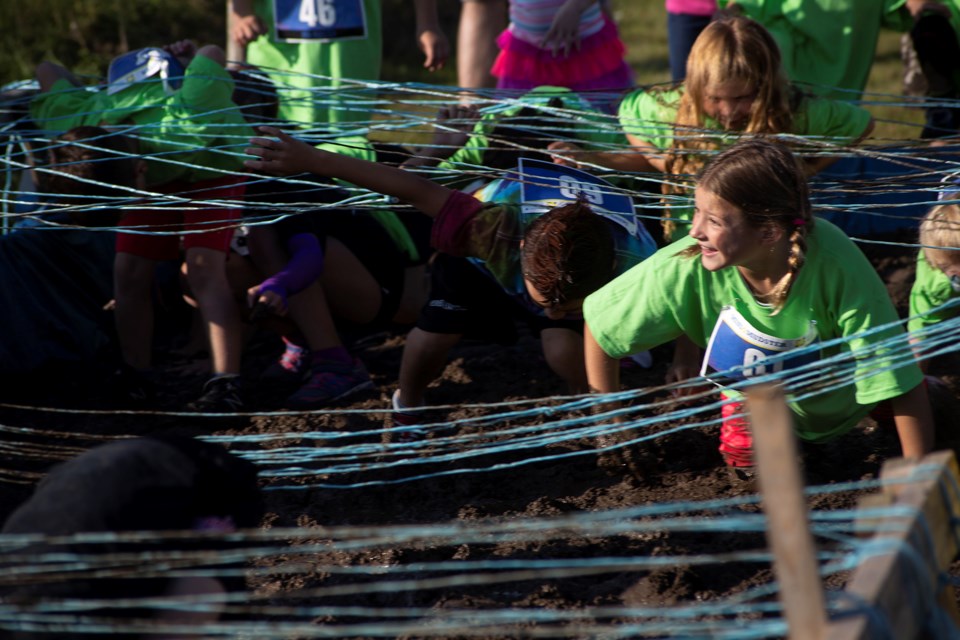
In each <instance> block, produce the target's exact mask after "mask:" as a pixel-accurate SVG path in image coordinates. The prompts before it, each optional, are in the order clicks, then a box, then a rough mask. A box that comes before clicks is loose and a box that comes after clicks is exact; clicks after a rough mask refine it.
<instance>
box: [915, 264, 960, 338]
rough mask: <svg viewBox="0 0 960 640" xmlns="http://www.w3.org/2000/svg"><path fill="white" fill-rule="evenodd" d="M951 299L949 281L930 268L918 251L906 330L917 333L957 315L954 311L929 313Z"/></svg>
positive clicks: (952, 295) (940, 272)
mask: <svg viewBox="0 0 960 640" xmlns="http://www.w3.org/2000/svg"><path fill="white" fill-rule="evenodd" d="M952 297H954V293H953V289H952V288H951V287H950V280H949V279H947V277H946V275H944V273H943V272H942V271H940V270H939V269H935V268H933V267H931V266H930V263H929V262H927V260H926V258H924V257H923V251H920V252H919V254H918V255H917V277H916V280H914V282H913V287H912V288H911V289H910V316H911V319H910V321H909V322H908V324H907V328H908V329H910V331H919V330H920V329H924V328H926V327H931V326H933V325H935V324H937V323H938V322H943V321H944V320H948V319H949V318H952V317H953V316H955V315H957V311H956V310H955V309H948V310H946V311H939V312H937V313H930V310H931V309H935V308H936V307H939V306H940V305H942V304H944V303H945V302H947V301H948V300H950V299H951V298H952ZM913 316H921V317H919V318H914V317H913Z"/></svg>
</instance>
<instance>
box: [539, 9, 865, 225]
mask: <svg viewBox="0 0 960 640" xmlns="http://www.w3.org/2000/svg"><path fill="white" fill-rule="evenodd" d="M619 119H620V125H621V126H622V127H623V130H624V133H625V134H626V137H627V140H628V142H629V144H630V146H629V148H628V149H627V150H624V151H612V152H611V151H607V152H590V151H584V150H582V149H580V147H578V146H576V145H573V144H570V143H565V142H561V143H554V144H553V145H551V147H550V148H551V150H553V151H557V152H564V156H565V157H557V158H556V161H557V162H560V163H562V164H569V163H571V162H574V161H575V163H576V164H582V163H590V164H595V165H601V166H605V167H610V168H613V169H619V170H622V171H636V172H650V173H664V174H669V175H670V176H674V177H673V178H670V179H667V180H664V181H663V183H662V190H663V193H664V196H665V211H664V236H665V237H666V239H667V240H677V239H678V238H680V237H682V236H684V235H686V233H687V231H688V230H689V228H690V227H689V221H690V219H691V217H692V211H691V209H690V202H689V193H690V184H689V178H690V176H692V175H693V174H695V173H696V172H697V171H698V170H699V169H700V168H702V167H703V165H704V163H705V162H706V160H707V159H708V158H709V157H710V156H711V155H713V154H715V153H716V152H718V151H720V150H722V149H724V148H726V147H728V146H730V145H731V144H733V143H734V142H736V141H737V140H738V139H739V138H740V137H742V136H743V135H744V134H751V135H776V134H794V136H803V137H812V138H815V141H814V142H813V143H812V144H811V145H810V148H811V149H812V150H814V151H816V152H817V154H816V155H811V156H810V157H808V158H806V159H805V162H804V168H805V172H806V174H807V175H812V174H814V173H816V172H818V171H820V170H821V169H823V168H824V167H826V166H828V165H829V164H831V163H832V162H834V161H835V160H836V157H830V156H827V155H823V154H822V151H823V147H824V146H825V145H827V146H829V145H832V144H840V145H855V144H857V143H858V142H860V141H861V140H862V139H864V138H865V137H866V136H868V135H869V134H870V132H871V131H872V130H873V119H872V117H871V116H870V114H869V113H868V112H867V111H865V110H864V109H861V108H859V107H856V106H854V105H852V104H847V103H843V102H838V101H835V100H828V99H825V98H817V97H814V96H812V95H807V94H804V93H803V92H801V91H800V90H799V89H797V88H796V87H795V86H793V85H791V84H790V83H789V80H788V78H787V77H786V76H785V75H784V73H783V69H782V66H781V57H780V50H779V48H778V47H777V43H776V41H775V40H774V39H773V37H772V36H771V35H770V33H769V32H767V30H766V29H765V28H764V27H763V26H761V25H760V24H759V23H757V22H755V21H753V20H750V19H749V18H744V17H730V18H725V19H721V20H716V21H714V22H712V23H711V24H710V25H709V26H708V27H707V28H706V29H704V31H703V32H702V33H701V34H700V36H699V37H698V38H697V40H696V42H695V43H694V45H693V48H692V49H691V50H690V56H689V58H688V59H687V77H686V80H685V81H684V82H683V83H681V84H677V85H673V86H669V87H665V88H656V89H652V90H647V89H640V90H637V91H634V92H633V93H631V94H629V95H627V96H626V97H625V98H624V99H623V101H622V102H621V103H620V109H619ZM793 143H794V144H796V142H795V141H794V142H793ZM677 222H682V224H677Z"/></svg>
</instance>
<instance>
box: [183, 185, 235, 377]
mask: <svg viewBox="0 0 960 640" xmlns="http://www.w3.org/2000/svg"><path fill="white" fill-rule="evenodd" d="M188 189H189V193H190V194H191V196H192V197H193V198H194V199H195V200H196V201H197V202H198V203H203V202H204V201H205V200H220V201H241V200H242V199H243V194H244V190H245V189H244V183H243V179H242V178H236V177H226V178H218V179H213V180H205V181H202V182H194V183H192V184H190V185H189V187H188ZM239 219H240V210H239V208H236V207H231V206H225V205H222V204H210V205H209V206H206V207H201V208H199V209H197V210H189V211H185V212H184V220H185V222H186V224H185V225H184V228H185V229H187V230H189V231H197V230H209V231H206V232H204V233H189V234H186V235H185V236H184V239H183V245H184V249H185V252H186V256H185V262H186V265H187V281H188V282H189V283H190V289H191V290H192V291H193V295H194V297H195V298H196V301H197V306H198V307H199V308H200V315H201V316H202V317H203V322H204V324H205V325H206V327H207V337H208V339H209V341H210V355H211V359H212V361H213V373H214V374H215V375H221V374H239V373H240V356H241V350H242V347H243V332H242V324H241V320H240V310H239V309H238V307H237V305H236V302H235V300H234V298H233V294H232V292H231V290H230V282H229V280H228V279H227V270H226V261H227V253H228V251H229V250H230V239H231V238H232V237H233V226H232V223H234V222H235V221H237V220H239Z"/></svg>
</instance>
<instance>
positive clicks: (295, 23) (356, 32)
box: [273, 0, 367, 42]
mask: <svg viewBox="0 0 960 640" xmlns="http://www.w3.org/2000/svg"><path fill="white" fill-rule="evenodd" d="M273 15H274V19H275V20H276V33H277V40H281V41H284V42H307V41H316V40H319V41H323V42H330V41H333V40H355V39H358V38H366V37H367V16H366V14H365V13H364V10H363V0H273Z"/></svg>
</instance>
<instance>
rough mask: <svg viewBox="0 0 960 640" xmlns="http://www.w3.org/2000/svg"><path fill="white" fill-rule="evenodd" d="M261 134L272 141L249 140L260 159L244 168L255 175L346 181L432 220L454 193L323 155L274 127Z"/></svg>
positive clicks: (383, 168)
mask: <svg viewBox="0 0 960 640" xmlns="http://www.w3.org/2000/svg"><path fill="white" fill-rule="evenodd" d="M260 132H261V133H264V134H266V135H268V136H272V137H270V138H262V137H257V138H251V139H250V144H251V145H253V146H251V147H249V148H248V149H247V154H249V155H252V156H256V157H257V158H258V159H257V160H247V161H245V162H244V163H243V164H244V166H245V167H247V168H248V169H252V170H254V171H265V172H266V173H272V174H275V175H287V176H289V175H294V174H297V173H313V174H316V175H318V176H325V177H327V178H337V179H339V180H345V181H347V182H350V183H353V184H355V185H357V186H359V187H363V188H364V189H369V190H371V191H376V192H378V193H383V194H385V195H388V196H394V197H396V198H399V199H400V200H402V201H404V202H407V203H409V204H411V205H413V206H414V207H416V208H417V209H419V210H420V211H421V212H422V213H424V214H426V215H428V216H430V217H431V218H434V217H436V216H437V214H438V213H440V209H441V208H442V207H443V205H444V203H446V201H447V198H448V197H449V196H450V193H451V189H448V188H446V187H444V186H441V185H439V184H437V183H435V182H431V181H430V180H427V179H425V178H421V177H420V176H417V175H415V174H413V173H410V172H407V171H404V170H402V169H396V168H394V167H388V166H386V165H382V164H377V163H375V162H367V161H366V160H360V159H358V158H349V157H347V156H341V155H338V154H336V153H330V152H328V151H321V150H320V149H316V148H314V147H312V146H310V145H308V144H307V143H305V142H301V141H300V140H296V139H294V138H291V137H290V136H288V135H287V134H285V133H283V132H282V131H280V130H279V129H276V128H274V127H260Z"/></svg>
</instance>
